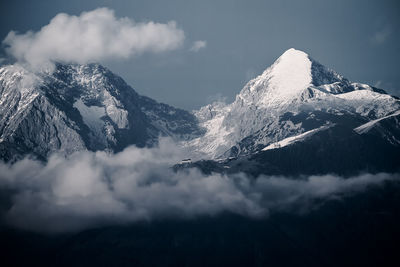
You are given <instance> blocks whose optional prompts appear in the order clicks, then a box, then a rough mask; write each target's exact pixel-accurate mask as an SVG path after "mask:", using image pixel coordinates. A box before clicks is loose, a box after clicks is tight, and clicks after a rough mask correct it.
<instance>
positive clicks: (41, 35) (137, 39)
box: [3, 8, 185, 70]
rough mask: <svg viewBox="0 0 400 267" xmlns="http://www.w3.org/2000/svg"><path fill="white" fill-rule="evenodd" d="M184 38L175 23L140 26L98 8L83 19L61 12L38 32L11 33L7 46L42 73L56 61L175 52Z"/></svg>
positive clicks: (7, 38)
mask: <svg viewBox="0 0 400 267" xmlns="http://www.w3.org/2000/svg"><path fill="white" fill-rule="evenodd" d="M184 38H185V35H184V32H183V30H181V29H179V28H178V27H177V25H176V23H175V22H174V21H170V22H168V23H166V24H163V23H155V22H152V21H149V22H145V23H136V22H134V21H132V20H131V19H129V18H126V17H125V18H117V17H115V14H114V11H113V10H111V9H108V8H97V9H95V10H92V11H89V12H83V13H82V14H80V15H79V16H72V15H68V14H65V13H60V14H58V15H56V16H55V17H54V18H53V19H52V20H51V21H50V23H49V24H48V25H46V26H44V27H42V28H41V29H40V31H38V32H33V31H28V32H26V33H24V34H19V33H17V32H15V31H11V32H10V33H9V34H8V35H7V37H6V38H5V39H4V41H3V44H5V45H6V46H7V52H8V53H9V54H10V55H12V56H13V57H15V58H16V59H17V60H18V61H19V62H26V63H28V64H29V65H30V66H32V67H33V68H35V69H40V70H42V69H49V68H50V69H51V68H52V67H53V66H54V65H53V62H54V61H61V62H66V63H81V64H84V63H88V62H93V61H96V62H97V61H101V60H106V59H113V58H122V59H125V58H129V57H132V56H135V55H139V54H142V53H145V52H152V53H158V52H164V51H168V50H174V49H176V48H178V47H180V46H181V45H182V44H183V41H184Z"/></svg>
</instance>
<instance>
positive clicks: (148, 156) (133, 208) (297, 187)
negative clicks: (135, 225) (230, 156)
mask: <svg viewBox="0 0 400 267" xmlns="http://www.w3.org/2000/svg"><path fill="white" fill-rule="evenodd" d="M182 156H183V154H182V153H181V151H179V150H178V149H177V148H176V146H175V145H174V144H173V143H172V142H168V141H165V140H161V142H160V146H159V147H158V148H143V149H140V148H137V147H134V146H131V147H129V148H127V149H125V150H124V151H123V152H121V153H118V154H115V155H109V154H106V153H105V152H96V153H95V152H87V151H83V152H78V153H75V154H73V155H71V156H70V157H68V158H64V157H62V156H57V155H54V156H52V157H51V158H50V159H49V160H48V162H47V163H46V164H43V163H40V162H37V161H34V160H29V159H25V160H22V161H19V162H17V163H15V164H13V165H9V164H4V163H0V190H1V192H2V194H3V199H4V196H5V195H6V193H5V192H7V191H8V192H9V193H8V194H9V197H10V201H11V203H12V205H11V208H10V209H8V210H7V211H6V212H5V213H4V211H0V214H5V216H6V217H5V219H6V220H7V221H8V223H9V224H11V225H13V226H15V227H19V228H22V229H26V230H31V231H39V232H63V231H74V230H80V229H85V228H90V227H95V226H98V225H105V224H116V223H117V224H118V223H127V222H135V221H143V220H153V219H162V218H175V219H176V218H181V219H183V218H188V217H189V218H191V217H194V216H204V215H205V216H213V215H218V214H219V213H221V212H231V213H236V214H241V215H244V216H252V217H259V216H267V215H268V213H269V212H270V211H273V210H282V209H283V210H287V211H291V212H304V211H307V210H309V209H311V208H313V200H314V199H319V200H321V199H329V198H332V197H338V196H342V195H344V194H350V193H354V192H360V191H362V190H364V189H365V188H366V187H367V186H369V185H373V184H382V182H383V181H386V180H390V179H398V175H397V176H396V175H389V174H376V175H370V174H365V175H360V176H356V177H350V178H347V179H344V178H341V177H337V176H333V175H325V176H311V177H308V178H306V179H293V178H285V177H275V176H260V177H258V178H257V179H256V180H254V179H251V178H248V177H246V176H245V175H243V174H235V175H230V176H226V175H220V174H212V175H204V174H202V173H201V172H200V171H199V170H197V169H186V170H183V171H179V172H174V171H173V170H172V169H171V166H172V164H174V163H175V162H177V161H179V160H180V159H182Z"/></svg>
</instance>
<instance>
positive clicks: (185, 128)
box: [0, 48, 400, 176]
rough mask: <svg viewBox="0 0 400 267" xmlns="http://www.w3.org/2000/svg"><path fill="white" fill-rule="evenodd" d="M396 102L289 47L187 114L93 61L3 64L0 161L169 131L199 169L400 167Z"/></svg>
mask: <svg viewBox="0 0 400 267" xmlns="http://www.w3.org/2000/svg"><path fill="white" fill-rule="evenodd" d="M399 120H400V101H399V99H398V98H397V97H395V96H391V95H389V94H387V93H386V92H385V91H384V90H382V89H378V88H375V87H373V86H370V85H367V84H362V83H355V82H350V81H349V80H348V79H346V78H344V77H343V76H341V75H340V74H338V73H336V72H335V71H333V70H331V69H329V68H326V67H325V66H323V65H321V64H320V63H318V62H317V61H315V60H314V59H312V58H311V57H310V56H309V55H307V54H306V53H304V52H302V51H299V50H296V49H293V48H292V49H289V50H287V51H286V52H284V53H283V54H282V55H281V56H280V57H279V58H278V59H277V60H276V61H275V63H273V64H272V66H270V67H269V68H267V69H266V70H265V71H264V72H263V73H262V74H261V75H259V76H258V77H256V78H255V79H253V80H251V81H249V82H248V83H247V84H246V85H245V87H244V88H243V89H242V90H241V91H240V93H239V94H238V95H237V96H236V99H235V101H234V102H233V103H231V104H226V103H221V102H215V103H212V104H209V105H207V106H204V107H202V108H201V109H199V110H197V111H193V112H187V111H184V110H181V109H177V108H174V107H171V106H169V105H166V104H161V103H158V102H156V101H155V100H152V99H150V98H148V97H145V96H141V95H139V94H137V93H136V92H135V91H134V90H133V89H132V88H131V87H130V86H129V85H127V84H126V83H125V82H124V81H123V80H122V79H121V78H120V77H118V76H117V75H115V74H113V73H112V72H111V71H109V70H108V69H106V68H105V67H102V66H101V65H98V64H87V65H77V64H60V63H58V64H56V67H55V70H54V71H51V72H33V71H30V70H29V69H28V68H26V67H24V66H22V65H19V64H14V65H6V66H2V67H1V68H0V157H1V159H3V160H4V161H11V162H13V161H15V160H18V159H21V158H22V157H25V156H27V155H30V156H31V157H35V158H38V159H40V160H46V159H47V157H48V156H49V155H50V154H52V153H54V152H57V153H62V154H65V155H69V154H71V153H73V152H75V151H79V150H90V151H97V150H107V151H110V152H119V151H121V150H123V149H124V148H126V147H127V146H129V145H136V146H139V147H145V146H154V145H156V144H157V140H158V137H159V136H169V137H171V138H172V139H173V140H174V141H176V142H177V144H178V145H179V146H181V147H183V148H186V149H187V150H188V151H192V152H191V154H190V155H188V157H190V158H192V161H191V162H188V163H184V164H177V165H176V166H175V168H176V169H180V168H186V167H193V166H195V167H199V168H200V169H202V170H203V171H204V172H206V173H210V172H224V173H236V172H245V173H248V174H251V175H253V176H257V175H259V174H281V175H299V174H325V173H337V174H341V175H351V174H354V173H359V172H363V171H367V172H375V173H376V172H382V171H386V172H395V171H398V170H399V169H400V164H398V163H399V162H398V159H400V121H399Z"/></svg>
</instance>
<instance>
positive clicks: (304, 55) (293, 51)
mask: <svg viewBox="0 0 400 267" xmlns="http://www.w3.org/2000/svg"><path fill="white" fill-rule="evenodd" d="M292 57H297V58H300V57H302V58H304V59H308V60H309V56H308V54H307V53H306V52H304V51H301V50H297V49H295V48H289V49H288V50H286V51H285V52H283V54H282V55H281V56H280V57H279V58H292Z"/></svg>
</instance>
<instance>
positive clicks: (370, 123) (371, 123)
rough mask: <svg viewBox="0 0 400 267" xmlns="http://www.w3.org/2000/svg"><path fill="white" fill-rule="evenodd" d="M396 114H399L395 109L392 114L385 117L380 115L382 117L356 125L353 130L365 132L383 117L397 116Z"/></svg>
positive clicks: (399, 111) (359, 132) (360, 132)
mask: <svg viewBox="0 0 400 267" xmlns="http://www.w3.org/2000/svg"><path fill="white" fill-rule="evenodd" d="M398 115H400V110H398V111H396V112H395V113H393V114H390V115H387V116H385V117H382V118H379V119H376V120H372V121H369V122H367V123H365V124H363V125H361V126H358V127H357V128H354V131H355V132H357V133H358V134H363V133H366V132H368V131H369V130H371V129H372V128H373V127H374V126H375V124H377V123H378V122H380V121H382V120H384V119H387V118H390V117H394V116H398Z"/></svg>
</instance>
